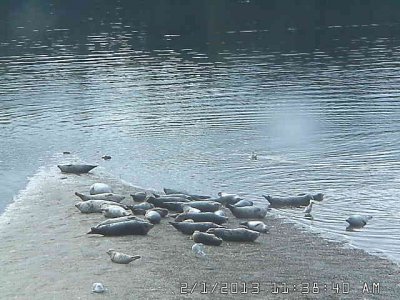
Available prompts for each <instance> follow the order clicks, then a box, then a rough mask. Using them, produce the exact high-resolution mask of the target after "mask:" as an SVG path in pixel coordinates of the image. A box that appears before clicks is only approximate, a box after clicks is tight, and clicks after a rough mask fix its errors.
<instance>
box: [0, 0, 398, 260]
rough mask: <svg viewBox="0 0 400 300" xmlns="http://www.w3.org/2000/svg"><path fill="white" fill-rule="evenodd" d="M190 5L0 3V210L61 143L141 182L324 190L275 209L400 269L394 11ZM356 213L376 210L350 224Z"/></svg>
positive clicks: (275, 191) (211, 188)
mask: <svg viewBox="0 0 400 300" xmlns="http://www.w3.org/2000/svg"><path fill="white" fill-rule="evenodd" d="M289 2H290V1H289ZM7 3H8V2H7ZM187 3H189V4H187V5H186V6H182V5H181V6H179V7H178V6H177V2H176V1H161V2H159V3H158V5H157V6H154V5H153V6H152V5H149V4H145V3H142V2H139V1H138V2H132V1H130V2H124V1H121V2H118V4H117V5H115V6H114V5H110V4H109V3H107V2H101V1H100V2H97V4H96V5H97V6H95V7H85V6H83V7H82V6H79V5H80V4H79V2H75V1H71V2H69V3H68V4H66V3H65V2H64V3H62V2H61V1H36V2H35V1H30V2H29V3H28V4H26V3H25V4H24V3H23V2H21V1H16V2H13V3H12V4H10V3H8V4H2V5H0V6H2V8H3V9H2V11H3V15H2V16H3V17H2V19H1V24H0V25H1V26H3V28H6V29H5V30H4V32H3V33H1V34H0V37H1V40H0V141H1V144H0V181H1V186H0V192H1V197H0V211H3V210H4V209H5V207H6V206H7V204H9V203H10V202H12V200H13V197H14V196H15V195H16V194H17V193H18V191H19V190H20V189H22V188H23V187H24V186H25V184H26V182H27V178H28V177H29V176H32V175H33V174H35V172H36V170H37V169H38V168H39V167H40V166H42V165H45V164H49V163H52V164H54V163H56V161H55V159H54V154H55V153H60V152H62V151H66V150H68V151H71V152H73V153H74V154H76V155H78V156H79V157H80V158H82V159H83V160H84V161H86V162H89V163H98V164H100V165H101V166H102V167H104V168H105V169H106V170H107V171H108V172H110V173H112V174H114V175H115V176H119V177H121V178H122V179H124V180H127V181H129V182H131V183H133V184H135V185H139V186H144V187H148V188H155V189H161V188H162V187H164V186H165V187H174V188H179V189H186V190H189V191H193V192H196V193H205V194H210V193H211V194H216V193H217V192H218V191H220V190H224V191H228V192H236V193H239V194H240V195H243V196H244V197H246V198H249V199H253V200H256V201H262V202H263V203H264V201H263V198H262V197H261V194H270V195H286V194H297V193H301V192H323V193H324V194H325V200H324V201H323V202H321V203H320V204H318V205H315V206H314V214H313V215H314V220H312V221H310V220H307V219H304V216H303V213H302V209H282V210H273V213H275V214H277V215H281V216H285V217H287V218H288V220H292V221H295V222H296V223H298V224H300V225H302V226H304V227H306V228H308V229H310V230H312V231H317V232H321V233H322V234H323V235H324V236H325V237H328V238H331V239H334V240H339V241H346V242H348V245H351V246H355V247H359V248H362V249H366V250H368V251H370V252H373V253H381V254H383V255H385V256H387V257H389V258H391V259H392V260H394V261H396V262H400V242H399V239H400V205H399V202H398V201H399V199H398V198H399V186H400V136H399V132H400V90H399V86H400V69H399V67H400V52H399V50H400V39H399V37H400V35H399V33H400V25H399V24H397V23H394V22H390V20H391V19H390V17H393V16H392V15H389V12H388V11H385V10H383V11H380V10H377V8H376V7H375V8H371V9H374V11H375V13H376V15H374V16H372V17H371V15H369V17H366V16H367V15H368V14H367V13H366V12H364V11H361V12H359V15H357V16H355V17H354V18H344V17H340V16H336V15H334V14H333V13H329V12H332V11H333V10H327V11H325V15H326V19H324V20H325V21H324V22H321V21H318V22H317V21H316V22H314V23H310V18H311V17H313V16H314V17H315V16H320V15H321V14H320V11H321V9H322V10H323V11H324V8H321V7H314V6H312V4H309V5H308V6H307V7H308V8H307V7H302V8H297V9H296V8H295V7H293V6H290V7H289V8H284V7H279V6H278V5H276V6H271V5H270V4H268V5H270V6H268V7H267V6H266V4H265V3H264V4H262V3H261V2H251V1H250V2H246V1H238V2H234V1H228V2H225V1H221V2H220V4H215V3H213V1H212V2H205V3H203V4H199V2H196V3H194V2H193V3H192V2H187ZM272 3H274V1H272ZM290 3H292V2H290ZM293 3H294V1H293ZM296 3H298V2H296ZM308 3H312V2H311V1H308ZM293 5H294V4H293ZM337 5H339V8H340V7H341V6H340V4H337ZM310 7H311V8H312V11H311V12H310V11H309V10H310V9H311V8H310ZM342 8H343V7H342ZM298 9H306V10H307V9H308V12H309V14H308V16H309V17H310V18H303V19H302V18H300V17H298V18H297V19H296V18H292V17H291V15H292V16H298V14H297V10H298ZM364 9H365V7H364ZM393 9H394V8H393ZM390 10H391V9H389V11H390ZM4 11H5V12H7V13H4ZM241 12H243V13H241ZM327 12H328V13H327ZM367 12H368V9H367ZM246 14H247V15H246ZM263 14H264V15H265V16H272V15H273V16H275V18H266V17H265V16H264V15H263ZM385 14H388V15H387V16H388V17H387V18H385V17H386V15H385ZM299 15H302V14H300V13H299ZM276 16H282V17H281V18H279V17H276ZM374 18H375V19H374ZM385 20H388V21H387V22H386V21H385ZM252 151H255V152H256V153H257V154H258V160H257V161H251V160H250V159H249V157H250V154H251V152H252ZM103 154H109V155H111V156H112V159H111V160H110V161H102V160H101V156H102V155H103ZM354 213H361V214H371V215H373V216H374V218H373V219H372V220H371V221H370V222H369V224H368V225H367V226H366V227H365V228H364V229H363V230H361V231H359V232H346V231H345V230H344V229H345V227H346V222H345V221H344V220H345V219H346V218H347V217H348V216H349V215H351V214H354Z"/></svg>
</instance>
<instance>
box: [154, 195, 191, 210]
mask: <svg viewBox="0 0 400 300" xmlns="http://www.w3.org/2000/svg"><path fill="white" fill-rule="evenodd" d="M147 202H149V203H151V204H153V205H154V206H156V207H161V208H168V207H165V205H164V203H165V202H190V200H188V199H185V198H181V197H168V196H160V197H158V198H155V197H149V198H148V199H147ZM168 209H169V208H168Z"/></svg>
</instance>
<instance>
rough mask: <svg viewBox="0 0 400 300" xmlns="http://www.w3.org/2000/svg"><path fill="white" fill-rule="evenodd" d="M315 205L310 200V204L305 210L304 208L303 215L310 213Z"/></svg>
mask: <svg viewBox="0 0 400 300" xmlns="http://www.w3.org/2000/svg"><path fill="white" fill-rule="evenodd" d="M314 203H315V201H314V200H310V204H308V206H307V207H306V208H304V211H303V212H304V213H305V214H306V215H309V214H310V213H311V210H312V205H313V204H314Z"/></svg>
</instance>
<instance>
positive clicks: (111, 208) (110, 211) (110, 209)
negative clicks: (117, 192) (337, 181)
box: [102, 205, 130, 218]
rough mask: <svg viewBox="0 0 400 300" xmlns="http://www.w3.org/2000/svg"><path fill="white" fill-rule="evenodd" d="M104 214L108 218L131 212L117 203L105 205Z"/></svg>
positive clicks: (126, 214) (127, 214) (123, 215)
mask: <svg viewBox="0 0 400 300" xmlns="http://www.w3.org/2000/svg"><path fill="white" fill-rule="evenodd" d="M102 210H103V215H104V216H105V217H106V218H119V217H125V216H129V215H130V213H129V212H127V211H126V210H125V209H124V208H122V207H120V206H116V205H106V206H105V207H104V206H103V209H102Z"/></svg>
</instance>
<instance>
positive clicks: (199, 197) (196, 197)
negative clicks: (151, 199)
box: [163, 188, 211, 200]
mask: <svg viewBox="0 0 400 300" xmlns="http://www.w3.org/2000/svg"><path fill="white" fill-rule="evenodd" d="M163 190H164V193H165V194H166V195H186V196H188V197H190V198H191V199H192V200H205V199H209V198H211V196H206V195H196V194H190V193H188V192H186V191H179V190H175V189H167V188H164V189H163Z"/></svg>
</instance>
